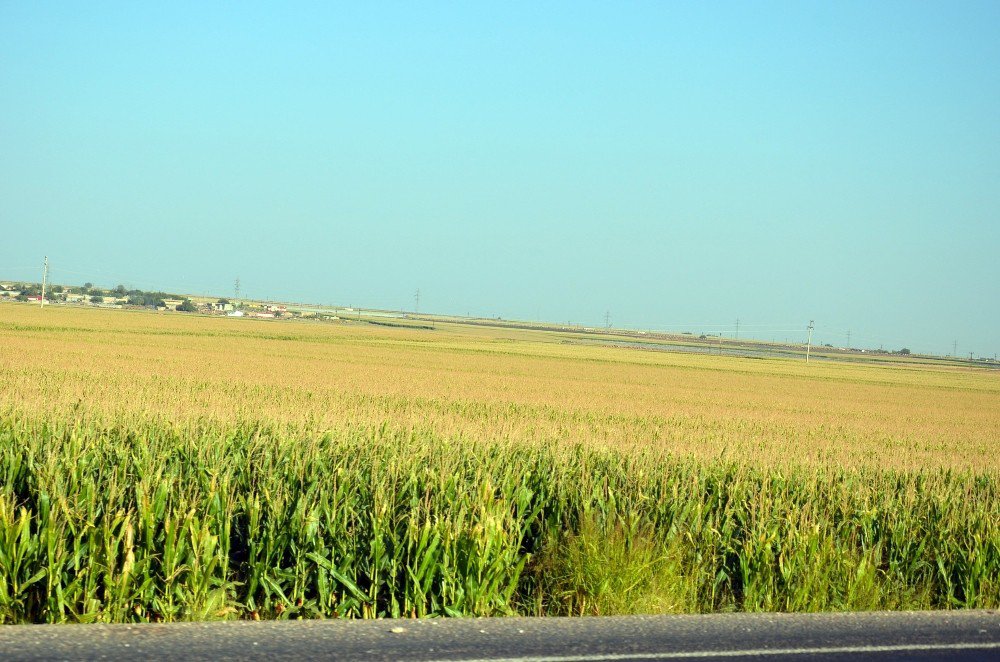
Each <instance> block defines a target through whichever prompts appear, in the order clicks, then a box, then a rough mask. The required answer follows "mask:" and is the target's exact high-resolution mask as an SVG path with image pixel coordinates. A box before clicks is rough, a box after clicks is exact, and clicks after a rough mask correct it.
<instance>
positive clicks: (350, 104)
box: [0, 0, 1000, 356]
mask: <svg viewBox="0 0 1000 662" xmlns="http://www.w3.org/2000/svg"><path fill="white" fill-rule="evenodd" d="M154 5H155V3H101V2H87V3H63V2H58V3H46V2H10V1H3V0H0V231H2V234H0V237H2V238H0V278H35V279H37V278H38V272H39V268H38V265H40V264H41V261H42V256H43V255H48V256H49V258H50V260H51V262H52V275H53V279H54V280H55V281H56V282H66V283H82V282H84V281H86V280H89V281H92V282H95V283H98V284H103V285H107V286H113V285H115V284H117V283H119V282H123V283H125V284H127V285H131V286H134V287H141V288H147V289H148V288H153V287H157V288H163V289H168V290H186V291H189V292H195V293H200V292H207V293H219V294H223V295H224V294H229V293H231V292H232V286H233V281H234V280H235V278H236V277H239V278H240V279H241V282H242V284H243V290H244V292H245V293H246V294H247V295H249V296H256V297H275V298H288V299H293V300H302V301H314V302H320V303H336V304H346V305H350V304H354V305H362V306H372V307H385V308H412V306H413V293H414V291H415V290H416V289H417V288H419V289H420V291H421V306H420V307H421V309H422V310H425V311H431V312H442V313H460V314H464V313H467V312H468V313H472V314H477V315H489V316H496V315H500V316H503V317H505V318H525V319H545V320H553V321H573V322H578V323H584V324H598V323H601V322H602V321H603V318H604V314H605V311H609V312H610V314H611V319H612V322H613V323H614V324H616V325H627V326H630V327H641V328H655V329H672V330H679V331H683V330H690V331H697V332H704V331H709V332H712V331H719V330H722V331H724V332H725V333H732V332H733V331H734V329H733V326H734V323H735V320H736V318H739V319H740V321H741V327H740V329H741V336H742V335H755V336H757V337H760V338H764V339H771V338H775V339H779V340H783V339H785V338H789V339H803V338H804V335H805V326H806V324H807V323H808V321H809V320H810V319H814V320H816V329H817V331H816V337H817V339H818V340H819V341H820V342H831V343H833V344H837V345H842V344H844V343H845V342H846V332H847V331H848V330H850V331H851V332H852V344H853V345H855V346H876V347H877V346H878V345H880V344H883V345H884V346H885V347H887V348H897V347H902V346H906V347H909V348H911V349H913V350H915V351H933V352H940V353H950V352H951V350H952V343H953V342H954V341H957V343H958V350H959V352H960V353H967V352H970V351H972V352H975V353H976V354H978V355H989V356H992V355H993V354H994V353H995V352H998V351H1000V332H998V329H1000V306H998V305H997V302H998V301H1000V266H998V264H1000V262H998V260H997V257H996V256H997V255H998V254H1000V67H998V66H997V63H998V62H1000V39H997V37H996V35H997V34H1000V4H998V3H996V2H984V3H973V2H958V3H955V2H941V3H931V2H920V3H916V2H900V3H894V2H878V3H872V2H857V3H852V2H836V3H807V2H788V3H783V2H757V3H747V2H738V3H719V2H698V3H680V2H678V3H668V2H651V3H626V2H620V3H618V2H616V3H586V2H572V3H527V2H526V3H513V2H503V3H494V4H491V5H490V4H487V3H426V4H423V5H422V6H419V5H418V3H383V4H374V3H355V4H353V5H348V6H342V5H336V4H334V3H315V4H302V3H273V4H263V3H193V2H192V3H182V2H174V3H162V6H154Z"/></svg>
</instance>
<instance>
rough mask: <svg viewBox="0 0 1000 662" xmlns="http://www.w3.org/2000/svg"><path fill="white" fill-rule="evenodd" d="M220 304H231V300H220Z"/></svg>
mask: <svg viewBox="0 0 1000 662" xmlns="http://www.w3.org/2000/svg"><path fill="white" fill-rule="evenodd" d="M218 302H219V303H221V304H222V305H223V306H225V305H227V304H228V303H229V299H219V301H218Z"/></svg>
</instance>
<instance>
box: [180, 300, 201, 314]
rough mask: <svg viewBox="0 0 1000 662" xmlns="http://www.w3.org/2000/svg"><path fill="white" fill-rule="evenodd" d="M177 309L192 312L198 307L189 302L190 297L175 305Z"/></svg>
mask: <svg viewBox="0 0 1000 662" xmlns="http://www.w3.org/2000/svg"><path fill="white" fill-rule="evenodd" d="M177 310H179V311H181V312H184V313H193V312H195V311H196V310H198V308H197V307H196V306H195V305H194V304H193V303H191V299H184V303H182V304H181V305H179V306H177Z"/></svg>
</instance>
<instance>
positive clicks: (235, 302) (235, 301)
mask: <svg viewBox="0 0 1000 662" xmlns="http://www.w3.org/2000/svg"><path fill="white" fill-rule="evenodd" d="M239 302H240V277H239V276H237V277H236V282H235V283H233V306H236V305H238V304H239Z"/></svg>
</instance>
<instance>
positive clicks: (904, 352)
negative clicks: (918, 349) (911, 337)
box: [898, 347, 910, 356]
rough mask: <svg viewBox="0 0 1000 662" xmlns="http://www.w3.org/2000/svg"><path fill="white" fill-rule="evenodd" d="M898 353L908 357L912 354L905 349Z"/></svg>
mask: <svg viewBox="0 0 1000 662" xmlns="http://www.w3.org/2000/svg"><path fill="white" fill-rule="evenodd" d="M898 353H899V354H903V355H904V356H908V355H909V354H910V350H909V349H907V348H906V347H904V348H903V349H901V350H899V352H898Z"/></svg>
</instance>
